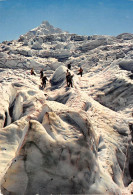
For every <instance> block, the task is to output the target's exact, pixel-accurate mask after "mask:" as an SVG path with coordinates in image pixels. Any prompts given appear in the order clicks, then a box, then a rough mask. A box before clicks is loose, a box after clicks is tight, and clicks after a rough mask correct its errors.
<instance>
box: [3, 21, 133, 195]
mask: <svg viewBox="0 0 133 195" xmlns="http://www.w3.org/2000/svg"><path fill="white" fill-rule="evenodd" d="M68 65H71V69H70V70H69V72H70V73H71V75H72V77H71V79H72V80H71V82H72V83H71V84H72V87H71V86H69V85H67V82H66V72H67V68H68ZM80 67H81V68H82V69H83V75H82V77H81V75H80V74H78V73H79V68H80ZM32 68H33V71H34V73H35V74H33V75H31V69H32ZM42 69H43V73H44V75H45V76H46V78H47V80H46V87H45V88H43V87H42V86H41V79H40V71H41V70H42ZM132 179H133V34H129V33H123V34H120V35H118V36H105V35H92V36H87V35H86V36H81V35H77V34H70V33H68V32H63V31H62V30H61V29H59V28H54V27H53V26H52V25H50V24H49V23H48V22H46V21H44V22H43V23H42V24H41V25H40V26H39V27H37V28H35V29H33V30H31V31H29V32H28V33H27V34H25V35H21V36H20V37H19V39H18V40H13V41H3V42H2V43H1V44H0V186H1V194H3V195H34V194H38V195H47V194H106V195H107V194H115V195H120V194H132V193H133V182H132Z"/></svg>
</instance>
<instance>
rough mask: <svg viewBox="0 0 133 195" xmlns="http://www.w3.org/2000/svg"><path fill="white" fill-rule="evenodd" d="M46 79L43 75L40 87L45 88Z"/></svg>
mask: <svg viewBox="0 0 133 195" xmlns="http://www.w3.org/2000/svg"><path fill="white" fill-rule="evenodd" d="M46 81H48V79H47V77H46V76H43V78H42V87H43V88H45V87H46Z"/></svg>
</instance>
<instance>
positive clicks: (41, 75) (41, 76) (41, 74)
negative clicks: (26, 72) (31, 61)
mask: <svg viewBox="0 0 133 195" xmlns="http://www.w3.org/2000/svg"><path fill="white" fill-rule="evenodd" d="M42 78H43V69H42V70H41V71H40V79H42Z"/></svg>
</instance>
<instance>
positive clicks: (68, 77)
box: [66, 70, 73, 87]
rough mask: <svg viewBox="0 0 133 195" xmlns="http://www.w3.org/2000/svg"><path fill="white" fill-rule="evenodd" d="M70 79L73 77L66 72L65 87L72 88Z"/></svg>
mask: <svg viewBox="0 0 133 195" xmlns="http://www.w3.org/2000/svg"><path fill="white" fill-rule="evenodd" d="M72 78H73V76H72V75H71V73H70V72H69V71H68V70H67V73H66V82H67V87H70V86H71V87H73V84H72Z"/></svg>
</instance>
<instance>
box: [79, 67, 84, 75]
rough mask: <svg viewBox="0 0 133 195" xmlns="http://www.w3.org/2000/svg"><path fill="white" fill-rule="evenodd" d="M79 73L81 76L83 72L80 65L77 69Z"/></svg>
mask: <svg viewBox="0 0 133 195" xmlns="http://www.w3.org/2000/svg"><path fill="white" fill-rule="evenodd" d="M79 74H80V75H81V77H82V74H83V69H82V68H81V67H80V69H79V73H78V75H79Z"/></svg>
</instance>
